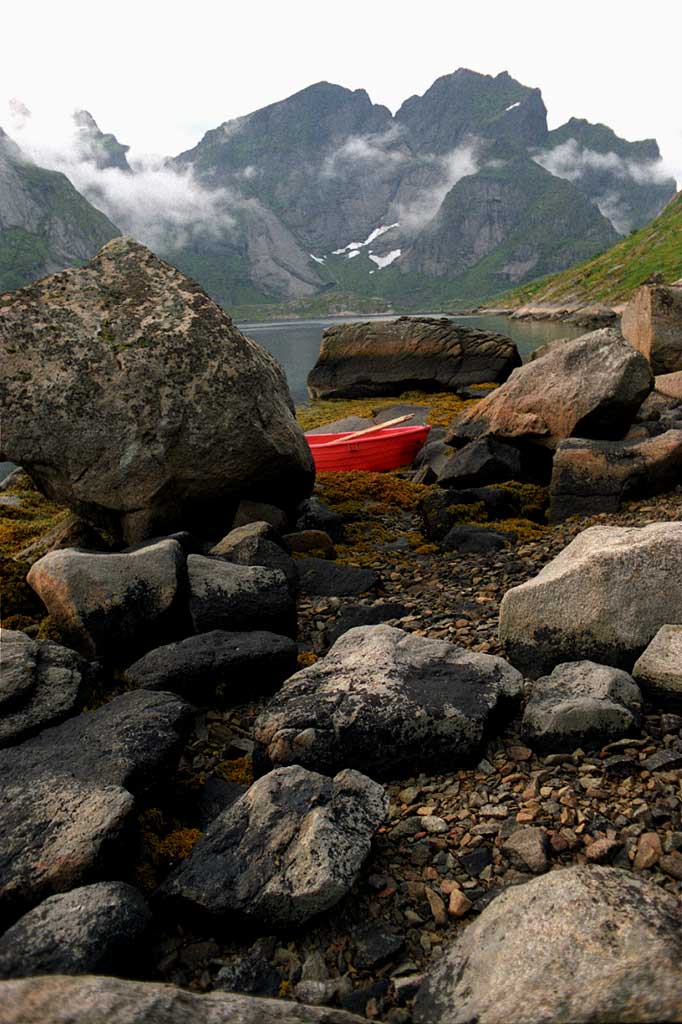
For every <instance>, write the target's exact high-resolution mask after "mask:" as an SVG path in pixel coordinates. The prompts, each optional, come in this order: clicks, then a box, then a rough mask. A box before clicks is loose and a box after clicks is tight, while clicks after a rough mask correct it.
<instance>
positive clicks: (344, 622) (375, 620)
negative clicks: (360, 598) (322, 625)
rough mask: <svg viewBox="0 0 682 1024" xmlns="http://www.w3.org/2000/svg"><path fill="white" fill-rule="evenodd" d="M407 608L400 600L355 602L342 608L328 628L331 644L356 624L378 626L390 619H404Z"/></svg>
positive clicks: (328, 637)
mask: <svg viewBox="0 0 682 1024" xmlns="http://www.w3.org/2000/svg"><path fill="white" fill-rule="evenodd" d="M403 615H407V608H406V607H405V605H404V604H401V603H400V601H380V602H378V603H377V604H353V605H350V606H349V607H347V608H344V609H342V611H341V613H340V614H339V616H338V618H337V620H336V622H335V623H334V625H333V626H332V627H331V628H330V629H329V630H327V639H328V642H329V643H330V644H333V643H336V641H337V640H338V639H339V637H340V636H343V634H344V633H347V632H348V630H349V629H355V627H356V626H378V625H379V624H380V623H381V622H388V620H389V619H402V617H403Z"/></svg>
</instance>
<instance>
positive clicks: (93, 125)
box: [73, 110, 131, 173]
mask: <svg viewBox="0 0 682 1024" xmlns="http://www.w3.org/2000/svg"><path fill="white" fill-rule="evenodd" d="M73 122H74V124H75V126H76V141H77V146H78V149H79V151H80V154H81V156H82V157H83V159H85V160H91V161H92V162H93V163H94V164H95V166H96V167H98V168H99V169H100V170H104V169H105V168H107V167H117V168H118V169H119V170H120V171H126V172H127V173H131V168H130V164H129V163H128V160H127V158H126V153H127V152H128V150H129V149H130V146H124V145H123V144H122V143H121V142H119V141H118V139H117V138H116V136H115V135H112V134H111V133H105V132H103V131H101V130H100V127H99V125H98V124H97V121H95V119H94V117H93V116H92V114H91V113H90V111H89V110H76V111H74V113H73Z"/></svg>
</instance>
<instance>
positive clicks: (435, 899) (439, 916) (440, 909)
mask: <svg viewBox="0 0 682 1024" xmlns="http://www.w3.org/2000/svg"><path fill="white" fill-rule="evenodd" d="M426 899H427V901H428V904H429V906H430V908H431V913H432V914H433V919H434V921H435V922H436V924H438V925H444V924H447V920H448V918H447V914H446V913H445V902H444V900H443V899H442V898H441V897H440V896H439V895H438V893H437V892H434V890H433V889H431V888H429V887H427V889H426Z"/></svg>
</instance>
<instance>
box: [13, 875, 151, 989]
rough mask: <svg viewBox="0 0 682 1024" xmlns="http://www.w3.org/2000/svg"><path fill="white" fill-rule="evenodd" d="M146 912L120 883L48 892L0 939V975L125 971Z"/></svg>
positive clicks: (142, 901)
mask: <svg viewBox="0 0 682 1024" xmlns="http://www.w3.org/2000/svg"><path fill="white" fill-rule="evenodd" d="M151 919H152V915H151V911H150V910H149V907H148V906H147V903H146V901H145V899H144V897H143V896H142V895H141V894H140V893H139V892H138V891H137V889H134V888H133V887H132V885H126V883H125V882H98V883H96V884H95V885H86V886H82V887H80V888H78V889H72V890H71V892H68V893H63V894H62V893H60V894H59V895H57V896H50V897H49V899H46V900H44V902H43V903H41V904H39V905H38V906H37V907H35V908H34V909H33V910H30V911H29V912H28V914H24V916H23V917H22V918H20V919H19V920H18V921H17V922H16V924H14V925H13V926H12V927H11V928H10V929H8V931H6V932H5V934H4V935H3V936H2V937H1V938H0V978H27V977H30V976H32V975H36V974H88V973H90V972H91V971H102V972H105V973H115V972H118V971H125V970H126V969H128V970H130V968H131V966H133V965H134V964H135V961H136V959H137V958H138V957H139V953H140V948H139V947H140V940H141V939H142V937H143V936H144V934H145V932H146V931H147V929H148V927H149V925H150V923H151Z"/></svg>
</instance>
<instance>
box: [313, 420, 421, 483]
mask: <svg viewBox="0 0 682 1024" xmlns="http://www.w3.org/2000/svg"><path fill="white" fill-rule="evenodd" d="M430 429H431V427H429V426H417V427H394V428H393V429H392V430H377V431H376V433H372V434H368V435H367V436H366V437H357V438H355V440H352V441H346V442H343V443H341V444H334V445H331V446H330V447H329V448H323V447H320V446H321V445H326V444H328V442H329V441H336V440H338V439H340V438H342V437H345V436H346V434H306V441H307V442H308V445H309V446H310V450H311V452H312V453H313V459H314V460H315V468H316V470H317V472H318V473H344V472H345V473H348V472H350V471H352V470H354V469H363V470H369V471H371V472H375V473H381V472H385V471H386V470H388V469H398V468H399V467H400V466H409V465H410V463H411V462H413V461H414V458H415V456H416V455H417V452H418V451H419V449H420V448H421V447H422V445H423V444H424V442H425V441H426V438H427V436H428V433H429V430H430ZM346 433H349V432H348V431H347V432H346Z"/></svg>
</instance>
